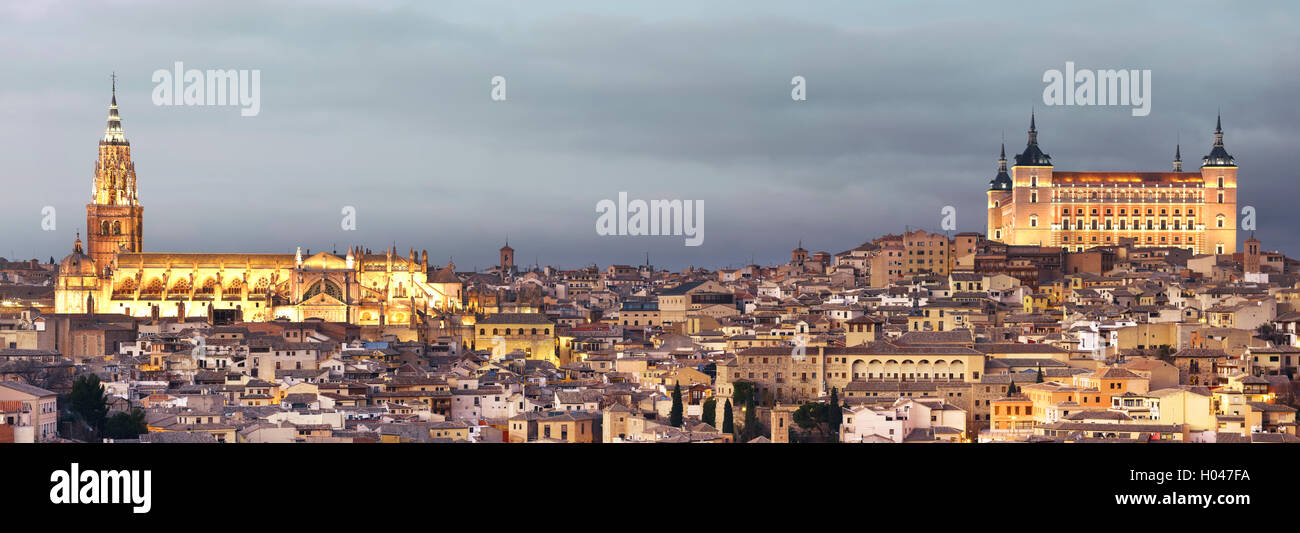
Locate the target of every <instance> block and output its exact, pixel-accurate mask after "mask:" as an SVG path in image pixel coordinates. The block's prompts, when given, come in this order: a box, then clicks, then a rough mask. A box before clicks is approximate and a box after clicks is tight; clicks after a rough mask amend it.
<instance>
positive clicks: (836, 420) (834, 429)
mask: <svg viewBox="0 0 1300 533" xmlns="http://www.w3.org/2000/svg"><path fill="white" fill-rule="evenodd" d="M839 396H840V395H839V391H838V390H836V388H835V387H831V401H830V403H828V404H827V405H826V408H827V409H829V410H830V412H829V413H826V423H827V424H829V425H830V429H831V433H832V434H839V432H840V423H841V422H843V420H844V412H843V411H841V410H840V402H839Z"/></svg>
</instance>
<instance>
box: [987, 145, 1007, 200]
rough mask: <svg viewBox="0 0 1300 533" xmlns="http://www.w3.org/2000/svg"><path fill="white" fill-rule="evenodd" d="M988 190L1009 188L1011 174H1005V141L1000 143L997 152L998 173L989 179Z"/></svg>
mask: <svg viewBox="0 0 1300 533" xmlns="http://www.w3.org/2000/svg"><path fill="white" fill-rule="evenodd" d="M989 190H991V191H1009V190H1011V175H1010V174H1007V143H1005V142H1004V143H1002V149H1001V150H1000V151H999V152H998V174H997V175H996V176H994V177H993V179H992V180H991V181H989Z"/></svg>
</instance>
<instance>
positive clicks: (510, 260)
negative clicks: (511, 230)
mask: <svg viewBox="0 0 1300 533" xmlns="http://www.w3.org/2000/svg"><path fill="white" fill-rule="evenodd" d="M514 271H515V249H514V248H511V247H510V241H509V240H507V241H506V245H505V246H502V247H501V272H502V273H512V272H514Z"/></svg>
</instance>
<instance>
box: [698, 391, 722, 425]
mask: <svg viewBox="0 0 1300 533" xmlns="http://www.w3.org/2000/svg"><path fill="white" fill-rule="evenodd" d="M703 411H704V412H703V413H700V421H701V422H704V423H705V424H708V425H710V426H713V427H718V426H717V424H715V422H717V420H718V417H717V412H718V400H716V399H713V398H709V399H707V400H704V410H703Z"/></svg>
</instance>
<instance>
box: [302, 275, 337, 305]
mask: <svg viewBox="0 0 1300 533" xmlns="http://www.w3.org/2000/svg"><path fill="white" fill-rule="evenodd" d="M322 290H323V291H324V292H325V294H327V295H329V296H330V297H331V298H334V299H335V300H338V301H340V302H341V301H343V291H342V290H341V289H339V286H338V285H335V284H334V282H332V281H330V280H321V281H317V282H316V283H313V284H312V286H311V287H309V288H308V289H307V292H305V293H303V294H302V299H303V300H310V299H311V298H312V297H314V296H316V295H317V294H320V293H321V291H322Z"/></svg>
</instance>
